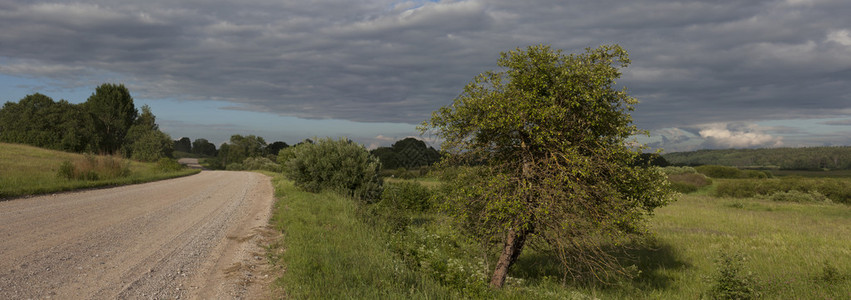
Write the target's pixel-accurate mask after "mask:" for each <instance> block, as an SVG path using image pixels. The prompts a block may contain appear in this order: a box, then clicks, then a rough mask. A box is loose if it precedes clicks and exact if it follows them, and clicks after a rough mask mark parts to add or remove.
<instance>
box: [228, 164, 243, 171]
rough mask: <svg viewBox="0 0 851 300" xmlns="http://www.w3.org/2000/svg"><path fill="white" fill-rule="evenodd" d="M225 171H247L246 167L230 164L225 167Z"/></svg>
mask: <svg viewBox="0 0 851 300" xmlns="http://www.w3.org/2000/svg"><path fill="white" fill-rule="evenodd" d="M225 170H228V171H242V170H245V166H243V165H242V164H241V163H229V164H228V165H227V167H225Z"/></svg>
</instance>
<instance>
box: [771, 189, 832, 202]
mask: <svg viewBox="0 0 851 300" xmlns="http://www.w3.org/2000/svg"><path fill="white" fill-rule="evenodd" d="M768 199H771V200H772V201H781V202H798V203H806V202H825V201H830V200H829V199H827V197H825V196H824V195H822V194H821V193H819V192H818V191H809V192H801V191H797V190H791V191H788V192H783V191H777V192H774V193H772V194H771V195H769V196H768Z"/></svg>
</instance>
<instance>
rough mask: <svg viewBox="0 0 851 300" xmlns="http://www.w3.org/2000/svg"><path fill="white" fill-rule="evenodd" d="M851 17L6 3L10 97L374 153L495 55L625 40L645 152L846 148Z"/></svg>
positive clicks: (284, 0)
mask: <svg viewBox="0 0 851 300" xmlns="http://www.w3.org/2000/svg"><path fill="white" fill-rule="evenodd" d="M848 16H851V3H849V2H848V1H847V0H771V1H768V0H748V1H663V0H631V1H605V0H602V1H564V0H559V1H515V0H494V1H484V0H467V1H458V0H455V1H437V2H432V1H384V0H377V1H365V0H364V1H350V0H317V1H289V0H241V1H232V0H230V1H218V0H203V1H202V0H185V1H172V0H146V1H136V0H103V1H30V0H26V1H25V0H4V1H2V2H0V28H2V30H0V102H6V101H18V100H20V99H21V98H23V97H24V96H25V95H27V94H31V93H35V92H40V93H43V94H46V95H48V96H50V97H52V98H54V100H59V99H66V100H69V101H71V102H75V103H79V102H83V101H85V100H86V98H88V96H89V95H91V93H92V92H93V91H94V88H95V87H96V86H97V85H99V84H101V83H105V82H115V83H124V84H125V85H126V86H127V87H128V88H129V89H130V92H131V94H132V95H133V96H134V98H135V100H136V104H137V106H141V105H142V104H147V105H150V106H151V108H152V110H153V112H154V114H155V115H157V117H158V122H159V123H160V125H161V128H162V129H163V130H164V131H166V132H167V133H169V134H171V136H172V137H173V138H175V139H177V138H180V137H182V136H187V137H190V138H192V139H195V138H207V139H209V140H211V141H214V142H223V141H226V140H227V139H228V137H229V136H230V135H232V134H256V135H259V136H262V137H264V138H266V140H267V141H269V142H271V141H276V140H282V141H285V142H287V143H290V144H293V143H295V142H298V141H300V140H302V139H304V138H308V137H313V136H320V137H321V136H348V137H350V138H352V139H354V140H356V141H358V142H360V143H363V144H366V145H368V146H373V147H374V146H376V145H387V144H390V143H392V142H393V141H395V140H398V139H401V138H404V137H406V136H411V135H417V131H416V130H415V126H416V124H418V123H420V122H422V121H423V120H425V119H426V118H427V117H428V116H429V115H430V113H431V112H432V111H434V110H436V109H437V108H439V107H440V106H443V105H447V104H449V103H451V101H452V99H453V98H454V97H455V96H457V95H458V94H459V93H460V92H461V90H462V88H463V86H464V85H465V84H466V83H467V82H469V81H470V80H471V79H472V78H473V77H474V76H475V75H476V74H478V73H481V72H483V71H486V70H493V69H495V68H496V60H497V58H498V57H499V53H500V52H502V51H507V50H511V49H514V48H517V47H525V46H528V45H533V44H550V45H552V46H553V47H555V48H560V49H564V50H565V51H567V52H580V51H582V49H584V48H586V47H596V46H599V45H601V44H611V43H617V44H620V45H621V46H623V47H624V48H625V49H627V51H628V52H629V53H630V58H631V59H632V61H633V64H632V65H631V66H630V67H628V68H627V69H625V70H624V76H623V78H621V80H620V81H619V84H620V85H622V86H625V87H627V88H628V89H629V91H630V93H631V94H632V95H633V96H635V97H636V98H638V99H639V100H640V101H641V104H639V105H638V106H637V109H636V111H635V112H634V113H633V117H634V119H635V122H636V124H637V125H638V126H639V127H640V128H642V129H647V130H650V131H651V136H650V137H649V138H642V141H644V142H646V143H649V144H650V145H652V146H653V147H659V148H664V149H665V150H666V151H669V152H670V151H683V150H692V149H700V148H729V147H736V148H745V147H778V146H783V147H797V146H814V145H851V18H849V17H848ZM426 138H428V137H426ZM435 146H437V145H435Z"/></svg>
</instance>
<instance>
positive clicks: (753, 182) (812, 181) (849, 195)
mask: <svg viewBox="0 0 851 300" xmlns="http://www.w3.org/2000/svg"><path fill="white" fill-rule="evenodd" d="M790 191H797V192H803V193H814V192H817V193H819V194H821V195H824V196H826V197H827V198H828V199H830V200H831V201H833V202H838V203H845V204H851V179H848V178H801V177H783V178H780V179H733V180H718V181H717V183H716V187H715V192H714V195H715V196H718V197H735V198H749V197H757V196H771V195H773V194H776V193H781V192H782V193H788V192H790Z"/></svg>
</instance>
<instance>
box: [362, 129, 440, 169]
mask: <svg viewBox="0 0 851 300" xmlns="http://www.w3.org/2000/svg"><path fill="white" fill-rule="evenodd" d="M370 153H371V154H372V155H374V156H375V157H377V158H378V160H379V161H381V167H382V168H383V169H387V170H392V169H398V168H405V169H414V168H420V167H424V166H430V165H432V164H434V163H436V162H438V161H439V160H440V153H439V152H437V150H435V149H434V148H432V147H429V146H426V144H425V142H423V141H421V140H418V139H415V138H410V137H409V138H405V139H402V140H399V141H397V142H395V143H393V145H392V146H390V147H378V148H377V149H375V150H372V151H370Z"/></svg>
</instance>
